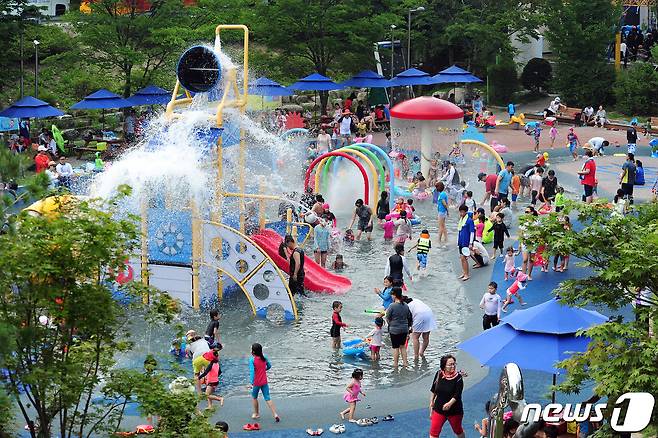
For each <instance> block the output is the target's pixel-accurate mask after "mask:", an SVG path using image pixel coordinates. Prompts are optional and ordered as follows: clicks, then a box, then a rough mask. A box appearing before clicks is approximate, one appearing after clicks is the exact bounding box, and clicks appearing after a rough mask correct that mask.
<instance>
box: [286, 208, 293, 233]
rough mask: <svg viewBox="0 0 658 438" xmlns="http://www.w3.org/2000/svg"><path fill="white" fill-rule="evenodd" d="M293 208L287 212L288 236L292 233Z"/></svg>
mask: <svg viewBox="0 0 658 438" xmlns="http://www.w3.org/2000/svg"><path fill="white" fill-rule="evenodd" d="M291 226H292V208H288V209H287V210H286V234H291V233H292V228H290V227H291Z"/></svg>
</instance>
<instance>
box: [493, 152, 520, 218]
mask: <svg viewBox="0 0 658 438" xmlns="http://www.w3.org/2000/svg"><path fill="white" fill-rule="evenodd" d="M513 171H514V163H513V162H511V161H508V162H507V164H506V165H505V168H504V169H503V170H501V171H500V172H499V173H498V178H497V179H496V188H495V189H494V194H493V195H492V198H494V199H495V201H496V202H495V204H494V199H492V200H491V210H492V211H493V208H494V207H495V206H496V205H498V202H499V201H500V200H501V199H502V198H507V194H508V192H509V187H510V184H511V182H512V177H513V176H514V173H513Z"/></svg>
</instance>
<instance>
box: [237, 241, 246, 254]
mask: <svg viewBox="0 0 658 438" xmlns="http://www.w3.org/2000/svg"><path fill="white" fill-rule="evenodd" d="M235 250H236V251H237V252H238V254H244V253H245V252H247V244H246V243H244V242H238V243H237V244H236V245H235Z"/></svg>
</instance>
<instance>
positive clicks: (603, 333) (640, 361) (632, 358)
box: [527, 201, 658, 426]
mask: <svg viewBox="0 0 658 438" xmlns="http://www.w3.org/2000/svg"><path fill="white" fill-rule="evenodd" d="M604 202H605V201H604ZM565 212H566V213H567V214H569V213H570V212H572V213H577V216H578V220H579V221H580V223H582V224H585V225H584V227H583V228H582V229H579V230H577V231H575V230H573V231H568V232H567V231H565V230H564V228H563V223H562V222H561V221H560V218H559V216H557V215H555V214H552V215H546V216H542V217H540V219H539V225H537V226H531V227H528V228H527V233H529V234H528V236H529V240H531V241H533V242H541V243H545V244H546V245H547V247H548V248H550V249H551V251H552V252H553V253H555V254H571V255H572V256H574V257H577V258H578V259H579V260H580V261H581V262H582V263H583V264H584V265H585V266H588V267H590V268H592V274H591V275H590V276H588V277H586V278H580V279H571V280H566V281H564V282H563V283H561V285H560V287H559V288H558V289H557V290H556V293H557V294H559V295H560V296H561V297H562V300H563V301H564V302H565V303H566V304H569V305H576V306H585V305H597V306H607V307H608V308H610V309H612V310H617V309H621V308H622V307H624V306H628V305H629V304H630V303H632V302H634V301H635V300H636V299H637V297H638V289H640V290H646V291H648V295H646V296H645V300H646V301H647V302H648V303H650V304H651V306H645V307H638V308H636V318H635V319H633V320H624V319H622V318H621V317H618V318H614V319H613V320H612V321H611V322H608V323H605V324H602V325H600V326H597V327H594V328H591V329H589V330H586V331H585V334H586V335H587V336H589V337H591V338H592V343H591V344H590V345H589V347H588V349H587V351H586V352H584V353H582V354H575V355H573V356H572V357H571V358H570V359H568V360H566V361H564V362H563V363H562V365H564V367H565V369H566V370H567V374H566V380H565V381H564V383H562V384H561V385H559V388H558V389H559V390H560V391H564V392H569V393H578V392H579V391H580V390H581V389H582V388H583V386H584V385H585V384H586V383H588V382H593V383H594V392H595V393H596V394H597V395H599V396H607V397H609V398H611V399H612V400H615V399H616V397H617V396H619V395H621V394H623V393H625V392H648V393H651V394H658V379H656V376H658V360H657V358H658V338H657V337H656V333H655V329H656V328H657V327H658V325H657V323H658V295H656V291H658V276H657V275H656V268H657V267H658V252H656V251H654V250H652V248H656V245H658V204H656V203H651V204H644V205H636V206H634V208H633V213H632V214H628V215H626V216H624V217H621V216H615V215H611V214H610V210H609V208H607V207H606V206H605V204H604V203H600V204H589V205H586V204H581V203H578V204H572V205H570V206H568V208H567V209H566V210H565ZM572 217H573V215H572ZM531 220H532V221H535V220H536V218H533V219H531ZM656 424H658V417H657V416H656V411H654V417H653V425H654V426H655V425H656Z"/></svg>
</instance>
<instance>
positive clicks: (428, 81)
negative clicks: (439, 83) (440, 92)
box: [389, 68, 436, 87]
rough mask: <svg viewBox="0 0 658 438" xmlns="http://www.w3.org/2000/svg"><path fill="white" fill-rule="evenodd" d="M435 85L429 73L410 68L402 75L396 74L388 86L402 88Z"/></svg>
mask: <svg viewBox="0 0 658 438" xmlns="http://www.w3.org/2000/svg"><path fill="white" fill-rule="evenodd" d="M435 83H436V80H434V79H433V78H432V76H430V74H429V73H425V72H424V71H422V70H418V69H417V68H410V69H408V70H405V71H403V72H402V73H398V74H397V75H396V76H395V77H394V78H393V79H391V80H390V81H389V86H391V87H404V86H408V85H432V84H435Z"/></svg>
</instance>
